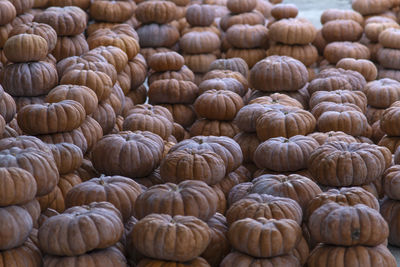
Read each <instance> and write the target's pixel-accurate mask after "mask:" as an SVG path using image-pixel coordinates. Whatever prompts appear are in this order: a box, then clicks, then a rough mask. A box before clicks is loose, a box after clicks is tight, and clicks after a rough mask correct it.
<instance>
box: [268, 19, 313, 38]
mask: <svg viewBox="0 0 400 267" xmlns="http://www.w3.org/2000/svg"><path fill="white" fill-rule="evenodd" d="M316 34H317V30H316V29H315V27H314V25H312V24H311V22H309V21H308V20H306V19H293V18H289V19H282V20H280V21H277V22H276V23H274V24H272V25H271V26H270V27H269V36H270V38H271V40H273V41H275V42H280V43H283V44H289V45H293V44H299V45H305V44H309V43H311V42H313V41H314V39H315V36H316Z"/></svg>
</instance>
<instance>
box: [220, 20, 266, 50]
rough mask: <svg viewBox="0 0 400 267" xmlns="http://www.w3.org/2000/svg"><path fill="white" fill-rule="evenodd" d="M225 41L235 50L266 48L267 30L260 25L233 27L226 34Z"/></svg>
mask: <svg viewBox="0 0 400 267" xmlns="http://www.w3.org/2000/svg"><path fill="white" fill-rule="evenodd" d="M226 40H227V41H228V42H229V44H230V45H232V46H233V47H235V48H258V47H268V41H269V40H268V29H267V28H266V27H265V26H262V25H240V24H239V25H234V26H232V27H230V28H229V29H228V31H227V32H226Z"/></svg>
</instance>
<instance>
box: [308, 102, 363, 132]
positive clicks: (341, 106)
mask: <svg viewBox="0 0 400 267" xmlns="http://www.w3.org/2000/svg"><path fill="white" fill-rule="evenodd" d="M328 111H337V112H344V111H359V112H362V110H361V109H360V108H359V107H358V106H357V105H355V104H352V103H332V102H321V103H319V104H318V105H316V106H315V107H314V108H313V109H312V110H311V113H312V114H313V115H314V117H315V118H316V119H317V120H318V119H319V117H320V116H321V115H322V114H324V113H325V112H328ZM367 129H368V126H367Z"/></svg>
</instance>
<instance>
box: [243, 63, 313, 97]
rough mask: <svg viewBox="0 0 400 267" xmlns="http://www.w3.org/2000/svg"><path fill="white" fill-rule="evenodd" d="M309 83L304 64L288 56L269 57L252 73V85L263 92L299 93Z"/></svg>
mask: <svg viewBox="0 0 400 267" xmlns="http://www.w3.org/2000/svg"><path fill="white" fill-rule="evenodd" d="M276 77H287V79H283V78H282V79H277V78H276ZM289 77H290V78H289ZM307 81H308V72H307V69H306V67H305V66H304V64H303V63H301V62H300V61H298V60H296V59H293V58H289V57H286V56H270V57H267V58H266V59H263V60H261V61H259V62H258V63H257V64H255V65H254V67H253V68H252V69H251V71H250V83H251V84H252V86H253V88H254V89H257V90H261V91H297V90H299V89H301V88H302V87H303V86H304V85H305V84H306V83H307Z"/></svg>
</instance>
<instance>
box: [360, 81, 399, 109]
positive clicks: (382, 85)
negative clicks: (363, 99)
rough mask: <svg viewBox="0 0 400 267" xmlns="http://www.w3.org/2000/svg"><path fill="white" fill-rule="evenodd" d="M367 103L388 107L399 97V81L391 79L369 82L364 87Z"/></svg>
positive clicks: (377, 106)
mask: <svg viewBox="0 0 400 267" xmlns="http://www.w3.org/2000/svg"><path fill="white" fill-rule="evenodd" d="M363 91H364V93H365V95H366V96H367V98H368V104H369V105H371V106H373V107H376V108H388V107H389V106H390V105H391V104H393V103H394V102H395V101H397V100H398V99H399V98H400V95H399V93H400V83H399V82H398V81H396V80H392V79H388V78H385V79H380V80H376V81H372V82H369V83H368V84H367V86H366V87H365V88H364V90H363Z"/></svg>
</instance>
